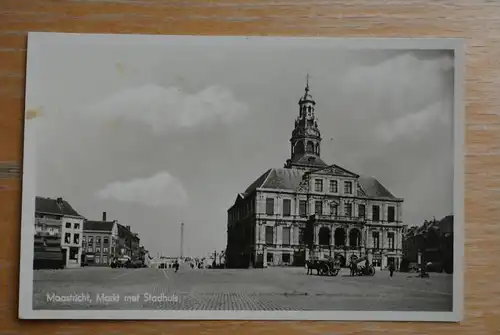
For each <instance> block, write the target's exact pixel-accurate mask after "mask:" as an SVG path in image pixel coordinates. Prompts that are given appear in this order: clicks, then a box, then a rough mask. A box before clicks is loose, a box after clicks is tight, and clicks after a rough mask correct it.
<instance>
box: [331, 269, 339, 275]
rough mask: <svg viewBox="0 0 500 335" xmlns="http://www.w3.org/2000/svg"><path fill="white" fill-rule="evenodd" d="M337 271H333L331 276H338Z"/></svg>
mask: <svg viewBox="0 0 500 335" xmlns="http://www.w3.org/2000/svg"><path fill="white" fill-rule="evenodd" d="M339 271H340V270H339V269H335V270H333V272H332V276H337V275H338V274H339Z"/></svg>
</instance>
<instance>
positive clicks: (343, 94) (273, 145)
mask: <svg viewBox="0 0 500 335" xmlns="http://www.w3.org/2000/svg"><path fill="white" fill-rule="evenodd" d="M463 81H464V45H463V43H462V41H461V40H459V39H439V38H435V39H404V38H400V39H382V38H378V39H375V38H371V39H368V38H367V39H349V38H305V37H301V38H294V37H235V36H218V37H216V36H212V37H208V36H204V37H202V36H161V35H111V34H66V33H30V34H29V39H28V61H27V83H26V117H25V132H24V163H23V198H22V220H21V221H22V222H21V231H22V234H21V238H22V241H21V244H22V247H21V266H20V269H21V270H20V292H19V317H20V318H23V319H135V320H141V319H144V320H146V319H184V320H189V319H196V320H200V319H214V320H225V319H241V320H381V321H383V320H385V321H448V322H456V321H460V320H461V318H462V314H463V272H464V265H463V249H464V236H463V235H464V214H463V207H464V194H463V193H464V185H463V145H464V129H463V128H464V103H463V96H464V92H463V86H464V85H463Z"/></svg>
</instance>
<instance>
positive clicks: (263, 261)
mask: <svg viewBox="0 0 500 335" xmlns="http://www.w3.org/2000/svg"><path fill="white" fill-rule="evenodd" d="M263 257H264V258H263V260H262V266H263V267H265V268H267V248H266V247H264V252H263Z"/></svg>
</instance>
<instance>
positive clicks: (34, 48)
mask: <svg viewBox="0 0 500 335" xmlns="http://www.w3.org/2000/svg"><path fill="white" fill-rule="evenodd" d="M74 43H77V44H82V43H83V44H84V43H89V44H90V43H91V44H100V43H106V44H115V45H120V44H134V45H137V46H138V47H140V46H141V45H151V44H163V45H165V44H166V45H169V44H170V45H172V46H176V45H203V44H207V45H209V46H211V47H213V46H214V45H217V44H219V45H234V46H236V45H246V46H248V45H250V46H251V45H256V46H257V45H258V46H260V47H262V46H269V47H276V46H278V47H282V46H290V47H293V46H297V47H299V48H303V47H304V45H308V46H314V47H321V46H325V47H329V48H332V47H337V48H342V49H358V50H360V49H392V50H412V49H413V50H417V49H424V50H425V49H426V50H431V49H432V50H454V54H455V57H454V64H455V67H454V69H455V76H454V105H455V106H454V111H455V113H454V156H455V157H454V163H455V164H454V199H453V205H454V213H453V214H454V246H453V247H454V273H453V311H451V312H398V311H394V312H392V311H383V312H376V311H171V310H163V311H160V310H34V309H33V302H32V299H33V257H34V255H33V243H34V224H33V221H34V215H33V213H34V212H35V196H36V190H35V185H36V180H35V178H36V129H35V128H36V125H35V124H34V123H33V122H30V120H29V118H25V126H24V152H23V182H22V185H23V190H22V214H21V248H20V250H21V251H20V283H19V318H21V319H96V320H97V319H114V320H118V319H126V320H338V321H341V320H342V321H432V322H458V321H461V320H462V318H463V305H464V271H465V266H464V232H465V227H464V225H465V222H464V186H465V185H464V163H465V162H464V153H465V142H464V138H465V136H464V131H465V107H464V106H465V104H464V86H465V43H464V40H463V39H456V38H328V37H269V36H266V37H257V36H252V37H245V36H190V35H175V36H174V35H170V36H167V35H125V34H124V35H111V34H74V33H41V32H32V33H29V36H28V56H27V80H26V97H25V111H26V112H27V111H33V110H37V108H39V106H33V105H32V104H31V103H30V102H31V101H32V100H33V95H35V94H37V92H38V89H39V88H40V87H43V83H42V82H40V81H41V80H42V79H43V78H41V77H40V75H39V74H38V73H36V69H39V66H37V64H36V63H37V61H38V59H37V54H38V50H39V49H40V48H47V47H51V46H54V45H71V44H74ZM26 114H28V113H26Z"/></svg>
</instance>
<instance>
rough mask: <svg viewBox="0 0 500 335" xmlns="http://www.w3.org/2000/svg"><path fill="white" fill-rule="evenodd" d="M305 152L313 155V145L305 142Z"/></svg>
mask: <svg viewBox="0 0 500 335" xmlns="http://www.w3.org/2000/svg"><path fill="white" fill-rule="evenodd" d="M307 152H310V153H314V143H313V142H307Z"/></svg>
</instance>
